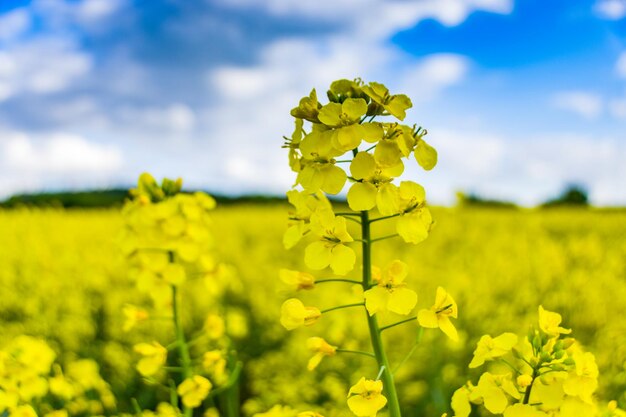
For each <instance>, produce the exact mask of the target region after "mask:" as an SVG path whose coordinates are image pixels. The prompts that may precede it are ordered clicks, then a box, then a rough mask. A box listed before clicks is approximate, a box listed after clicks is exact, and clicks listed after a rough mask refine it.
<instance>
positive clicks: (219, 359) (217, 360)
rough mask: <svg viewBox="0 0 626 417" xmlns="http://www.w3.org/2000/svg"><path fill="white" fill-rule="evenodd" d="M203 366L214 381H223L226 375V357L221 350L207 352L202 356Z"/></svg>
mask: <svg viewBox="0 0 626 417" xmlns="http://www.w3.org/2000/svg"><path fill="white" fill-rule="evenodd" d="M202 367H203V368H204V370H205V371H206V372H208V373H209V374H210V375H211V377H212V378H213V380H214V381H216V382H217V383H218V384H219V383H221V382H222V381H223V380H224V378H225V376H226V372H225V371H226V358H224V355H223V354H222V352H221V351H219V350H211V351H209V352H205V354H204V355H203V356H202Z"/></svg>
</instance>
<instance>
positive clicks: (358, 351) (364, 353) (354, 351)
mask: <svg viewBox="0 0 626 417" xmlns="http://www.w3.org/2000/svg"><path fill="white" fill-rule="evenodd" d="M335 352H337V353H354V354H355V355H363V356H369V357H370V358H374V359H376V355H374V354H373V353H370V352H363V351H361V350H350V349H341V348H337V349H336V350H335Z"/></svg>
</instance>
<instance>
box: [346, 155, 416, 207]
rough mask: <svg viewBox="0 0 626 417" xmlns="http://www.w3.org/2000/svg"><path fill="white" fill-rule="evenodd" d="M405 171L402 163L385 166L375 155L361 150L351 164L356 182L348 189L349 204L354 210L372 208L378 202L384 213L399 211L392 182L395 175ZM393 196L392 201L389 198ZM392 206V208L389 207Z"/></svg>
mask: <svg viewBox="0 0 626 417" xmlns="http://www.w3.org/2000/svg"><path fill="white" fill-rule="evenodd" d="M403 171H404V165H403V164H402V163H400V164H398V165H396V166H393V167H389V168H383V167H382V166H380V164H378V163H377V162H376V160H375V159H374V157H373V156H372V155H371V154H369V153H367V152H359V153H358V154H357V155H356V156H355V157H354V159H353V160H352V162H351V164H350V173H351V174H352V177H353V178H354V179H356V180H359V182H355V183H354V184H352V186H351V187H350V190H349V191H348V204H349V205H350V208H351V209H352V210H354V211H364V210H370V209H372V208H373V207H374V206H375V205H377V204H378V210H379V211H380V213H381V214H383V215H390V214H395V213H397V210H398V207H397V203H396V200H397V198H396V196H395V193H394V192H393V191H394V190H392V189H390V188H395V186H393V185H392V184H391V181H392V180H393V178H394V177H399V176H400V175H402V172H403ZM390 198H391V201H390V200H389V199H390ZM389 207H391V208H390V209H388V208H389Z"/></svg>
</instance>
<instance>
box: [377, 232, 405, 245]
mask: <svg viewBox="0 0 626 417" xmlns="http://www.w3.org/2000/svg"><path fill="white" fill-rule="evenodd" d="M398 236H400V235H399V234H397V233H394V234H392V235H387V236H383V237H379V238H376V239H372V240H370V243H374V242H379V241H381V240H385V239H391V238H394V237H398Z"/></svg>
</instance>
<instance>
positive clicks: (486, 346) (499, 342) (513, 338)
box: [469, 333, 517, 368]
mask: <svg viewBox="0 0 626 417" xmlns="http://www.w3.org/2000/svg"><path fill="white" fill-rule="evenodd" d="M516 343H517V335H515V334H513V333H503V334H501V335H500V336H498V337H495V338H492V337H491V336H489V335H484V336H482V337H481V338H480V340H479V341H478V344H477V346H476V350H474V358H473V359H472V362H470V364H469V367H470V368H476V367H478V366H480V365H482V364H483V363H485V361H490V360H493V359H494V358H497V357H499V356H504V355H506V354H507V353H508V352H510V351H511V349H512V348H513V346H515V344H516Z"/></svg>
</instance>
